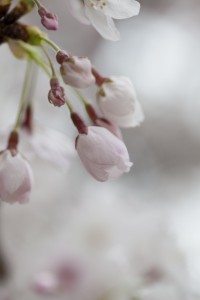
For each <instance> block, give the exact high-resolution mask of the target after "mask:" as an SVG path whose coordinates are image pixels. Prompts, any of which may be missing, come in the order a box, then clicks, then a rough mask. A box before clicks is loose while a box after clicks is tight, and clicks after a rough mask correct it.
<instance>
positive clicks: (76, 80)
mask: <svg viewBox="0 0 200 300" xmlns="http://www.w3.org/2000/svg"><path fill="white" fill-rule="evenodd" d="M60 72H61V75H62V78H63V81H64V82H65V83H66V84H68V85H71V86H73V87H76V88H87V87H89V86H91V85H93V84H94V83H95V78H94V76H93V74H92V65H91V62H90V60H89V59H88V58H87V57H78V56H70V57H69V58H67V59H66V60H65V61H64V62H62V64H61V67H60Z"/></svg>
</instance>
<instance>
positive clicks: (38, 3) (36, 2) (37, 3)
mask: <svg viewBox="0 0 200 300" xmlns="http://www.w3.org/2000/svg"><path fill="white" fill-rule="evenodd" d="M33 2H34V3H35V4H36V5H37V8H38V9H39V8H40V7H42V5H41V3H40V2H39V1H38V0H33Z"/></svg>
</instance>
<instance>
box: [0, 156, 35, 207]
mask: <svg viewBox="0 0 200 300" xmlns="http://www.w3.org/2000/svg"><path fill="white" fill-rule="evenodd" d="M32 184H33V175H32V170H31V168H30V166H29V164H28V162H27V161H26V159H25V158H23V157H22V155H21V154H20V153H17V154H16V155H14V156H13V155H12V153H11V151H10V150H6V151H4V152H3V153H1V155H0V199H1V200H2V201H5V202H8V203H10V204H13V203H15V202H19V203H20V204H22V203H26V202H28V201H29V198H30V192H31V188H32Z"/></svg>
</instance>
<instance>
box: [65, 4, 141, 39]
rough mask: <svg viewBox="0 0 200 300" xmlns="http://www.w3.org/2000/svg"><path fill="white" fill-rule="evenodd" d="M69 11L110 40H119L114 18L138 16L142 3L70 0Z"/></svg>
mask: <svg viewBox="0 0 200 300" xmlns="http://www.w3.org/2000/svg"><path fill="white" fill-rule="evenodd" d="M67 4H68V8H69V11H70V12H71V14H72V15H73V16H74V17H75V18H76V19H77V20H78V21H79V22H81V23H83V24H87V25H89V24H91V25H93V26H94V28H95V29H96V30H97V31H98V32H99V33H100V34H101V35H102V36H103V37H104V38H105V39H108V40H113V41H117V40H119V39H120V33H119V31H118V30H117V28H116V27H115V24H114V22H113V19H126V18H130V17H132V16H136V15H138V14H139V11H140V4H139V2H138V1H135V0H123V1H119V0H68V1H67Z"/></svg>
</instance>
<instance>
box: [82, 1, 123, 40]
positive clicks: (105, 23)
mask: <svg viewBox="0 0 200 300" xmlns="http://www.w3.org/2000/svg"><path fill="white" fill-rule="evenodd" d="M85 11H86V15H87V17H88V19H89V20H90V22H91V24H92V25H93V26H94V28H95V29H96V30H97V31H98V32H99V33H100V34H101V35H102V36H103V37H104V38H105V39H107V40H111V41H118V40H119V39H120V33H119V31H118V30H117V28H116V27H115V24H114V22H113V20H112V18H110V17H109V16H105V15H104V14H103V13H101V12H99V11H97V10H95V9H93V8H91V7H88V6H86V7H85Z"/></svg>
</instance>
